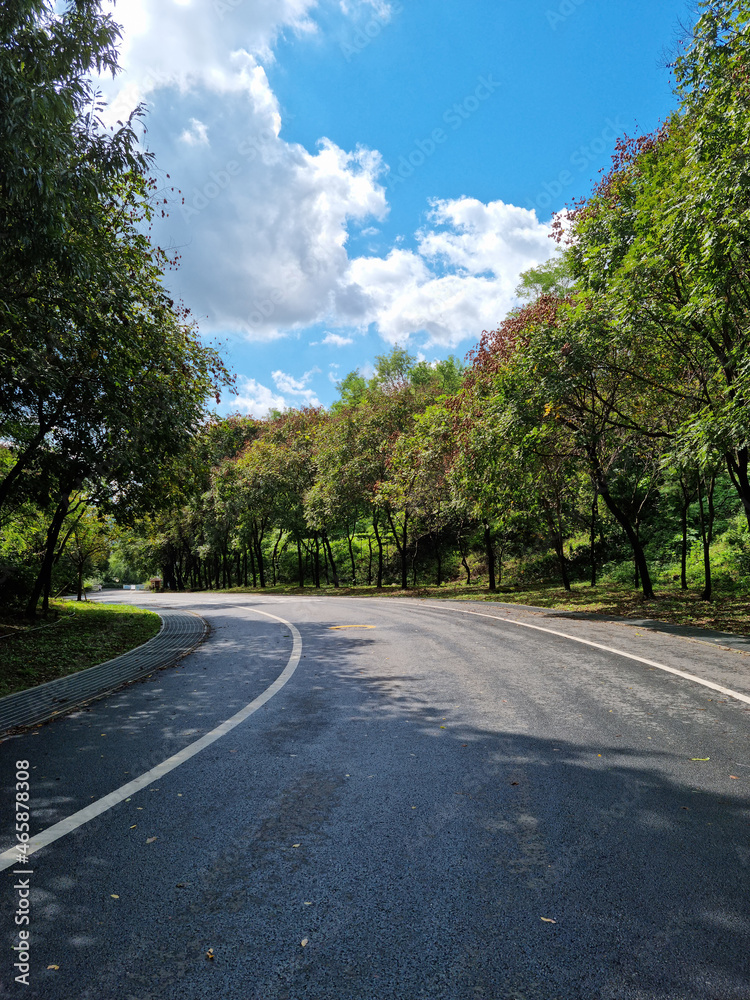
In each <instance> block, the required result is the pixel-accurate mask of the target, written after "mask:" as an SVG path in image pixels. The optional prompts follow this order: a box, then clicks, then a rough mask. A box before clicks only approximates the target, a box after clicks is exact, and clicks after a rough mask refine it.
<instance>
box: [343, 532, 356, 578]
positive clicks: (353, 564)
mask: <svg viewBox="0 0 750 1000" xmlns="http://www.w3.org/2000/svg"><path fill="white" fill-rule="evenodd" d="M354 530H355V531H356V530H357V526H356V525H355V526H354ZM352 537H353V536H352V535H350V534H349V532H348V531H347V533H346V540H347V541H348V542H349V559H350V561H351V564H352V587H356V586H357V565H356V563H355V561H354V546H353V545H352Z"/></svg>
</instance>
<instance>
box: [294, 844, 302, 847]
mask: <svg viewBox="0 0 750 1000" xmlns="http://www.w3.org/2000/svg"><path fill="white" fill-rule="evenodd" d="M292 847H302V844H292Z"/></svg>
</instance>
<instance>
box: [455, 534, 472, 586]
mask: <svg viewBox="0 0 750 1000" xmlns="http://www.w3.org/2000/svg"><path fill="white" fill-rule="evenodd" d="M458 551H459V552H460V553H461V565H462V566H463V568H464V569H465V570H466V585H467V586H471V570H470V569H469V564H468V562H467V561H466V556H467V552H466V549H465V548H464V540H463V538H462V537H461V536H460V535H459V536H458Z"/></svg>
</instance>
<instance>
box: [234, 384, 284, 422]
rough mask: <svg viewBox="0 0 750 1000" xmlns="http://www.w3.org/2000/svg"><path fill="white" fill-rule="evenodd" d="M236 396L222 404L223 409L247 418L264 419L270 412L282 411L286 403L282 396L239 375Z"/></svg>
mask: <svg viewBox="0 0 750 1000" xmlns="http://www.w3.org/2000/svg"><path fill="white" fill-rule="evenodd" d="M237 381H238V390H239V391H238V394H237V396H236V397H230V398H229V399H228V400H227V402H226V403H225V404H224V407H223V408H224V409H226V410H227V411H228V412H229V411H231V412H234V411H239V412H240V413H246V414H247V415H248V416H251V417H255V418H256V419H260V418H261V417H266V416H268V414H269V413H270V412H271V410H284V409H286V407H287V405H288V404H287V401H286V400H285V399H284V397H283V396H280V395H277V394H275V393H274V392H273V391H272V390H271V389H269V388H268V387H267V386H265V385H261V383H260V382H256V381H255V379H254V378H247V377H246V376H244V375H241V376H240V377H239V378H238V380H237Z"/></svg>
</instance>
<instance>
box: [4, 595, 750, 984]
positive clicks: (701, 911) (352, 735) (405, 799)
mask: <svg viewBox="0 0 750 1000" xmlns="http://www.w3.org/2000/svg"><path fill="white" fill-rule="evenodd" d="M122 599H123V600H129V601H132V602H133V603H139V604H144V605H148V604H149V603H150V604H153V605H157V606H158V605H160V604H161V605H164V606H169V607H179V608H184V609H188V610H192V611H195V612H197V613H199V614H201V615H203V616H204V617H205V618H206V619H207V620H208V622H209V623H210V625H211V627H212V633H211V635H210V637H209V639H208V641H207V642H206V643H205V644H204V645H203V646H201V647H200V648H199V649H197V650H196V651H195V652H194V653H192V654H191V655H190V656H188V657H187V658H186V659H184V660H183V661H182V662H181V664H180V665H179V666H178V667H176V668H171V669H169V670H165V671H161V672H159V673H157V674H155V675H153V677H152V678H151V679H150V680H147V681H144V682H140V683H136V684H132V685H130V686H129V687H126V688H124V689H122V690H121V691H119V692H117V693H115V694H113V695H110V696H109V697H107V698H105V699H102V700H101V701H98V702H96V703H94V704H93V705H91V706H90V707H89V708H88V709H85V710H81V711H78V712H76V713H74V714H72V715H70V716H68V717H66V718H63V719H59V720H57V721H55V722H53V723H51V724H49V725H47V726H43V727H41V728H40V729H38V730H35V731H34V732H32V733H28V734H25V735H21V736H18V737H14V738H11V739H8V740H5V741H4V742H3V743H2V744H0V767H1V769H2V770H1V772H0V778H1V783H2V796H3V799H2V806H3V812H2V816H3V817H4V819H3V823H2V824H1V828H0V851H5V850H6V849H8V848H10V847H11V844H12V837H13V827H12V816H13V808H14V802H13V798H14V796H15V791H14V781H15V763H16V761H18V760H28V761H29V764H30V775H31V777H30V785H31V805H32V812H31V832H32V834H39V833H42V832H43V831H45V830H48V829H50V828H51V827H53V826H54V825H55V824H56V823H58V822H60V821H61V820H63V819H65V818H66V817H71V816H75V814H77V813H78V812H79V811H81V810H84V809H85V808H86V807H88V806H90V805H91V804H92V803H93V804H94V806H95V808H98V807H97V803H99V802H100V800H101V799H102V797H103V796H105V795H110V794H112V793H114V792H116V791H117V790H118V789H121V788H123V787H124V786H126V785H127V784H128V783H129V782H132V781H134V779H137V778H138V777H139V776H141V775H143V774H145V773H147V772H149V771H151V770H152V769H154V768H158V767H159V765H161V764H162V763H163V762H164V761H166V760H167V759H169V758H171V757H173V756H175V755H177V754H179V753H180V751H183V750H185V753H184V754H183V755H182V757H180V758H178V761H181V762H179V763H177V764H176V765H175V766H172V765H170V767H171V769H168V770H166V769H164V768H162V769H161V770H159V771H157V772H156V777H149V778H147V779H144V783H145V787H143V788H141V789H140V790H133V791H132V792H128V790H127V789H126V790H125V792H123V793H121V795H120V796H119V799H121V801H120V800H118V796H117V795H114V796H113V799H112V801H114V802H115V804H114V805H112V806H111V808H109V809H107V810H106V811H103V812H100V814H99V815H98V816H96V817H94V818H93V819H90V820H88V821H85V822H81V823H80V825H77V826H76V827H75V829H72V830H71V831H70V832H67V833H66V834H65V835H64V836H61V837H60V838H59V839H57V840H55V841H54V843H50V844H48V846H44V847H42V848H41V849H40V850H38V851H37V852H36V853H35V854H33V855H31V858H30V863H29V864H28V865H26V866H21V865H18V866H16V868H15V869H14V868H8V869H6V870H5V871H3V872H2V873H0V879H2V885H3V893H2V905H3V911H2V918H1V919H2V924H1V926H2V933H3V943H4V946H5V947H4V948H3V952H2V953H3V955H4V956H5V957H4V958H3V959H2V960H1V961H0V996H2V997H5V996H9V997H10V996H19V997H21V996H23V997H27V998H44V1000H69V998H73V997H81V998H83V1000H109V998H118V1000H131V998H132V1000H152V998H153V1000H156V998H159V1000H162V998H163V1000H199V998H201V1000H202V998H206V1000H235V998H237V1000H303V998H304V1000H308V998H310V1000H364V998H371V997H372V998H378V1000H417V998H428V1000H477V998H485V1000H579V998H580V1000H583V998H585V1000H598V998H602V1000H749V998H750V892H749V890H750V871H749V866H750V822H749V821H750V809H749V808H748V806H749V805H750V799H749V798H748V779H749V778H750V753H749V752H748V750H749V743H748V741H749V740H750V715H749V714H748V713H750V659H749V658H748V655H747V654H743V653H738V652H733V651H730V650H725V649H716V648H712V647H711V646H709V645H706V644H704V643H700V642H692V641H688V640H686V639H682V638H678V637H675V636H665V635H662V634H658V633H654V632H649V631H646V630H645V629H639V628H634V627H633V626H624V625H616V624H607V623H605V622H601V621H600V622H596V621H586V620H576V619H570V618H562V617H560V616H555V615H554V614H541V613H535V612H533V611H532V610H530V609H521V608H510V607H509V606H503V605H495V604H486V603H481V604H468V603H463V602H461V603H454V602H445V603H442V602H434V601H433V602H430V601H426V602H421V601H416V600H400V599H399V600H396V599H394V600H383V599H367V600H365V599H356V600H355V599H345V598H325V597H313V596H311V597H307V598H297V597H293V598H279V597H258V596H256V595H239V594H237V595H222V596H219V595H216V596H214V595H211V594H194V595H177V596H164V595H161V596H159V595H154V596H150V595H144V594H132V595H123V598H122ZM467 611H474V612H479V613H480V614H467V613H466V612H467ZM269 616H270V617H269ZM273 616H276V617H273ZM486 616H489V617H486ZM519 623H520V624H519ZM529 625H532V626H535V627H534V628H529V627H527V626H529ZM545 630H546V631H545ZM555 632H564V633H566V635H567V636H569V637H570V638H566V637H563V636H561V635H556V634H554V633H555ZM574 639H582V640H586V642H587V643H589V644H588V645H587V644H582V643H581V642H577V641H574ZM300 642H301V645H300ZM592 643H594V644H598V646H604V647H608V649H616V650H622V651H623V652H627V653H629V654H631V656H634V657H637V658H638V659H629V658H627V657H625V656H622V655H619V654H618V653H616V652H611V651H608V650H607V649H602V648H598V647H597V646H596V645H591V644H592ZM643 661H647V662H643ZM659 665H663V666H665V667H670V668H671V669H672V670H677V671H681V672H683V673H688V674H691V675H695V676H696V677H699V678H702V679H704V680H705V681H707V682H709V684H713V685H714V687H706V686H703V685H701V684H698V683H697V682H696V681H694V680H689V679H687V678H685V677H683V676H679V675H678V674H675V673H670V672H666V671H665V670H662V669H660V667H659ZM269 689H271V690H270V691H269ZM719 689H722V690H719ZM264 692H266V698H267V700H265V701H264V699H263V695H264ZM735 694H736V695H739V696H740V697H739V698H738V697H735ZM743 699H744V700H743ZM248 706H250V708H249V709H248ZM243 710H245V712H244V714H243V715H242V716H240V717H239V719H237V718H234V717H235V716H237V715H238V713H240V712H242V711H243ZM230 719H234V722H233V725H232V727H231V728H230V727H228V726H225V727H224V729H222V730H220V731H219V733H216V732H214V731H215V730H216V729H217V728H218V727H219V726H221V724H222V723H225V722H226V721H227V720H230ZM209 733H213V736H212V737H211V739H210V740H208V739H207V740H204V741H203V743H201V744H200V745H199V746H198V747H197V748H196V746H195V744H196V743H197V741H199V740H200V739H201V738H202V737H204V736H206V734H209ZM146 782H148V783H146ZM108 801H110V800H108ZM85 817H86V814H84V819H85ZM24 867H25V868H27V869H29V873H28V874H25V875H18V874H14V871H16V870H22V868H24ZM24 880H26V881H27V882H28V884H29V888H30V892H29V897H28V898H29V905H30V909H29V928H30V973H29V986H25V985H22V984H19V983H16V982H15V981H14V976H15V975H16V974H17V971H18V970H16V969H14V968H13V961H14V957H11V956H15V954H16V953H14V952H12V951H11V950H10V947H11V946H12V945H14V944H17V943H18V927H16V926H15V925H14V913H15V911H16V908H17V907H18V905H19V904H18V898H19V893H21V892H22V891H24V890H23V889H19V888H17V887H18V885H19V883H20V884H23V882H24ZM14 887H16V888H14ZM48 966H56V967H57V968H48Z"/></svg>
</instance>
